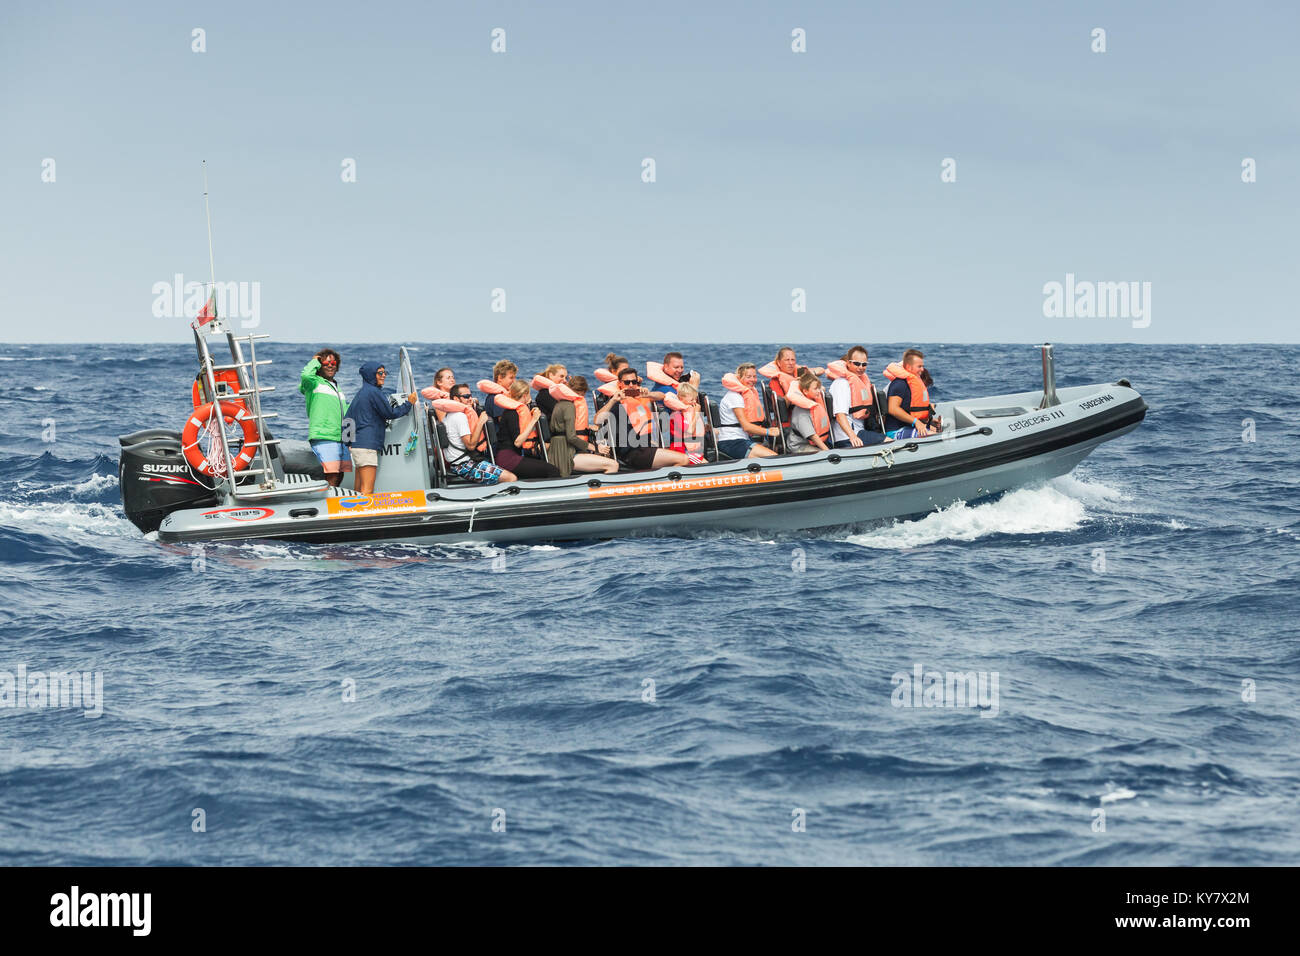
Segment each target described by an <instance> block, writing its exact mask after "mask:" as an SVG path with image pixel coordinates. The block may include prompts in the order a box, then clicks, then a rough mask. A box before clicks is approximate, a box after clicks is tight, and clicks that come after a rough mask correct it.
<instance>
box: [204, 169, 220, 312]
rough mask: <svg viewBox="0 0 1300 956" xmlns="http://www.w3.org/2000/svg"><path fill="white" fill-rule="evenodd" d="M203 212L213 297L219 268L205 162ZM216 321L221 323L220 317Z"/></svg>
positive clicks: (215, 291) (215, 292)
mask: <svg viewBox="0 0 1300 956" xmlns="http://www.w3.org/2000/svg"><path fill="white" fill-rule="evenodd" d="M203 211H204V212H205V213H206V214H207V217H208V268H209V269H210V270H211V275H212V288H211V291H210V294H211V295H216V294H217V267H216V264H215V262H214V260H213V258H212V206H211V205H210V204H209V203H208V161H207V160H206V159H205V160H203ZM216 321H220V316H218V317H217V320H216Z"/></svg>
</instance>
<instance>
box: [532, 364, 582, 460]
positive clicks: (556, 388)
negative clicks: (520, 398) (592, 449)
mask: <svg viewBox="0 0 1300 956" xmlns="http://www.w3.org/2000/svg"><path fill="white" fill-rule="evenodd" d="M534 381H536V380H535V379H534ZM548 384H549V385H550V388H549V389H548V391H549V392H550V393H551V398H553V399H555V400H556V401H557V402H573V431H574V434H576V435H577V436H578V437H579V438H581V439H583V440H584V441H586V442H587V443H588V444H591V445H594V444H596V436H595V433H594V432H593V431H592V429H591V426H590V425H589V424H588V418H587V415H588V409H587V398H586V396H584V395H579V394H578V393H577V392H575V391H574V390H573V389H571V388H569V386H568V385H567V384H566V383H564V382H551V381H549V380H548Z"/></svg>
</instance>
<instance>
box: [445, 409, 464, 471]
mask: <svg viewBox="0 0 1300 956" xmlns="http://www.w3.org/2000/svg"><path fill="white" fill-rule="evenodd" d="M442 424H443V427H444V428H446V429H447V439H448V440H449V441H450V442H451V447H450V448H448V449H447V454H446V456H445V457H446V459H447V464H449V465H454V464H456V463H457V462H459V461H460V460H461V459H462V458H464V457H465V454H466V452H465V436H466V435H468V434H469V433H470V427H469V416H468V415H466V414H465V413H464V412H448V413H447V416H446V417H445V418H444V419H443V420H442Z"/></svg>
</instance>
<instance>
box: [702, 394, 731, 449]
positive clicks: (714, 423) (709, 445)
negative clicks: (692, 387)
mask: <svg viewBox="0 0 1300 956" xmlns="http://www.w3.org/2000/svg"><path fill="white" fill-rule="evenodd" d="M700 401H701V402H703V403H704V407H705V409H707V411H708V417H707V419H706V420H707V421H708V423H709V435H708V440H707V442H706V443H705V446H704V457H705V458H706V459H708V460H709V461H731V459H730V458H729V457H727V456H726V455H724V454H723V453H722V452H721V451H719V450H718V429H719V428H721V427H722V417H721V416H722V413H721V412H720V411H719V410H718V406H717V405H715V404H714V403H713V401H712V400H711V399H710V398H709V396H707V395H705V394H704V393H703V392H701V393H700ZM709 452H712V453H713V457H712V458H709Z"/></svg>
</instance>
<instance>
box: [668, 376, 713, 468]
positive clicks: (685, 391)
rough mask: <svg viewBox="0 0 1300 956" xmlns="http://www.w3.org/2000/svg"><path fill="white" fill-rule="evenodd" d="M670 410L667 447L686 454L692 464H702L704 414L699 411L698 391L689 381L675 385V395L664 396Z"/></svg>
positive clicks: (703, 459)
mask: <svg viewBox="0 0 1300 956" xmlns="http://www.w3.org/2000/svg"><path fill="white" fill-rule="evenodd" d="M664 404H665V405H667V406H668V408H669V409H670V410H671V412H672V413H671V414H670V415H669V416H668V438H669V444H668V447H669V448H670V449H671V450H672V451H675V452H680V453H681V454H683V455H685V456H686V460H687V461H688V462H689V463H690V464H692V465H702V464H704V461H705V458H704V416H703V414H702V413H701V411H700V393H699V391H698V390H697V389H696V388H695V386H694V385H691V384H690V383H689V382H683V383H682V384H680V385H678V386H677V395H676V396H668V395H665V396H664Z"/></svg>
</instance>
